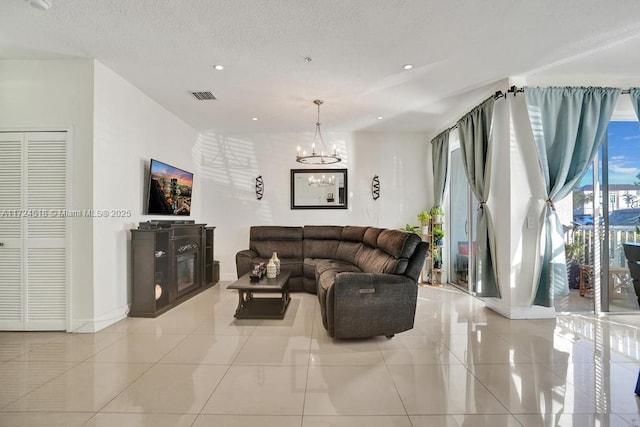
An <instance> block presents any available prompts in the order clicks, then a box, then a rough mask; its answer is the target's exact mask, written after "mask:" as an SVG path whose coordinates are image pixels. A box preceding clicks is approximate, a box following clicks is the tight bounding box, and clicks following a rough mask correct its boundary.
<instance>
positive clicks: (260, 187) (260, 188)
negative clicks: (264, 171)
mask: <svg viewBox="0 0 640 427" xmlns="http://www.w3.org/2000/svg"><path fill="white" fill-rule="evenodd" d="M263 195H264V180H263V179H262V175H258V177H257V178H256V199H258V200H262V196H263Z"/></svg>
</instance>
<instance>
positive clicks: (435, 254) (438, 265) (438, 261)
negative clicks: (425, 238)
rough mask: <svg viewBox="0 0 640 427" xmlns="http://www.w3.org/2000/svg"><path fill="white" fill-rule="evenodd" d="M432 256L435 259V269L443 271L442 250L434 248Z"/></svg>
mask: <svg viewBox="0 0 640 427" xmlns="http://www.w3.org/2000/svg"><path fill="white" fill-rule="evenodd" d="M431 256H432V257H433V269H434V270H441V269H442V257H441V256H440V248H433V250H432V251H431Z"/></svg>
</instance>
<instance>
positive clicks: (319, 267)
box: [316, 259, 362, 277]
mask: <svg viewBox="0 0 640 427" xmlns="http://www.w3.org/2000/svg"><path fill="white" fill-rule="evenodd" d="M329 270H332V271H335V272H337V273H342V272H345V271H349V272H353V273H358V272H361V271H362V270H360V269H359V268H358V267H357V266H355V265H353V264H351V263H348V262H343V261H337V260H335V259H323V260H318V262H317V263H316V277H318V276H320V275H321V274H323V273H324V272H325V271H329Z"/></svg>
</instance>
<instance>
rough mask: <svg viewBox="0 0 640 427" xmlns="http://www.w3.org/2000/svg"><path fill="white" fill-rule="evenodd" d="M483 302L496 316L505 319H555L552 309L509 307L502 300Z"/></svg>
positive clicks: (554, 312) (487, 299) (488, 299)
mask: <svg viewBox="0 0 640 427" xmlns="http://www.w3.org/2000/svg"><path fill="white" fill-rule="evenodd" d="M483 301H484V303H485V305H486V306H487V308H489V309H491V310H493V311H495V312H496V313H498V314H501V315H503V316H504V317H506V318H507V319H512V320H517V319H555V317H556V310H555V308H553V307H541V306H537V305H534V306H531V307H511V306H508V305H506V304H504V303H502V300H498V299H493V298H486V299H484V298H483Z"/></svg>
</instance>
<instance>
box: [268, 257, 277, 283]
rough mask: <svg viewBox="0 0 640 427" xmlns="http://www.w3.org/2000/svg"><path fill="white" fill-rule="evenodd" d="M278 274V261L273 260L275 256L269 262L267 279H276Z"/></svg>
mask: <svg viewBox="0 0 640 427" xmlns="http://www.w3.org/2000/svg"><path fill="white" fill-rule="evenodd" d="M276 276H277V270H276V263H275V262H273V258H272V259H270V260H269V263H268V264H267V279H275V278H276Z"/></svg>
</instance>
